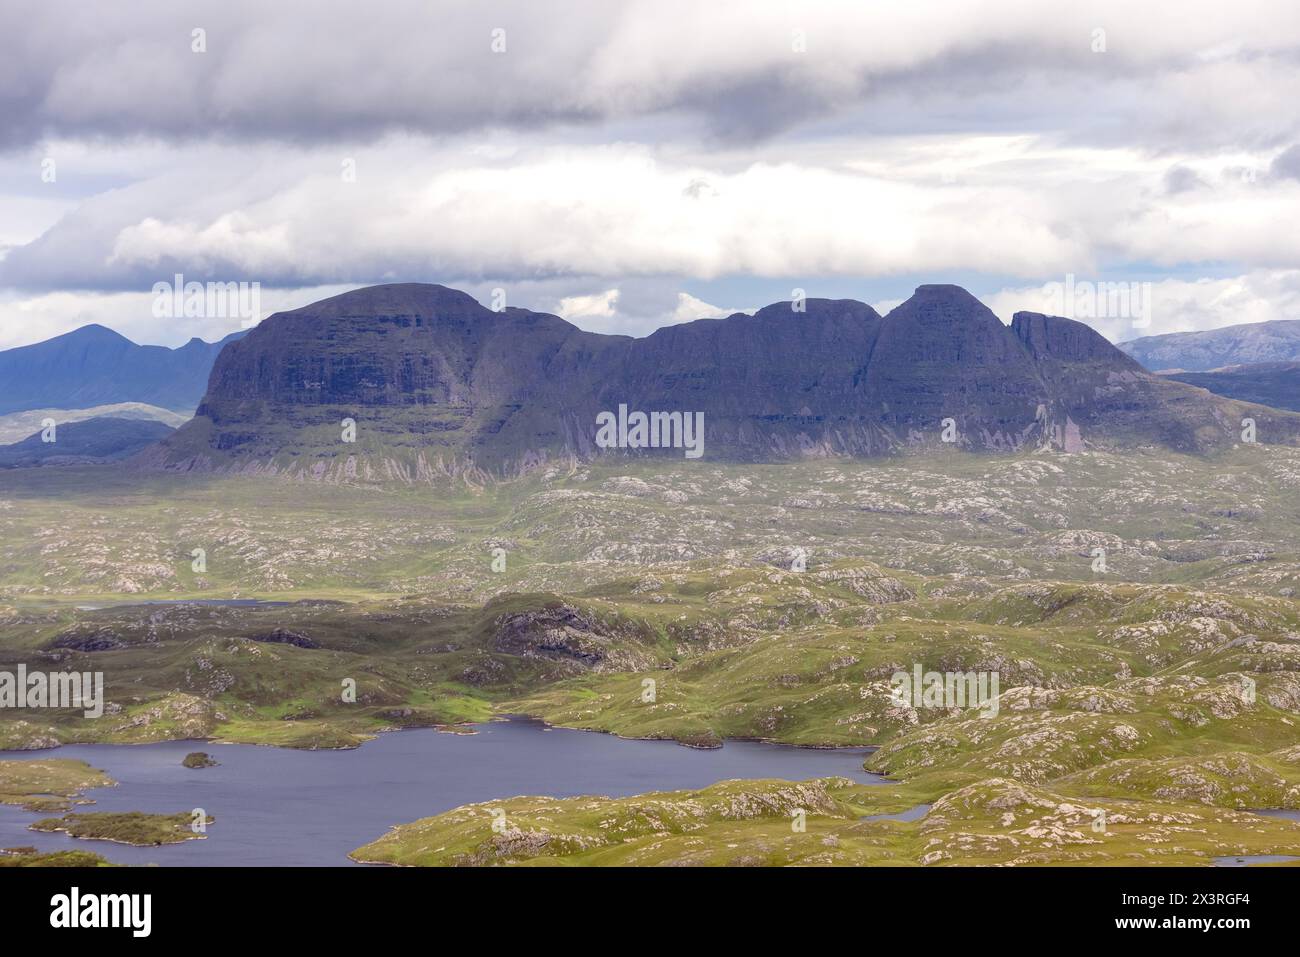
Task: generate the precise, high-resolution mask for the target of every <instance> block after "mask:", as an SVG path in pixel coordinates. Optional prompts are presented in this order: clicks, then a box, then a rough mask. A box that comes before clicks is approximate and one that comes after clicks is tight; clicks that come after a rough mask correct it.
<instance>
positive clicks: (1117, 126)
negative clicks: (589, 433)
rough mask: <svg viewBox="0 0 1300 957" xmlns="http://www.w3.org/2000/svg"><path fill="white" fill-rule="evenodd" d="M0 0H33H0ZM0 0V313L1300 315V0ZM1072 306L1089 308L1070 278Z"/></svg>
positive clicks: (167, 325) (53, 323)
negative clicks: (932, 303)
mask: <svg viewBox="0 0 1300 957" xmlns="http://www.w3.org/2000/svg"><path fill="white" fill-rule="evenodd" d="M0 4H3V5H4V6H5V7H6V8H11V6H16V4H17V0H0ZM4 24H5V29H4V30H3V31H0V120H2V122H0V348H7V347H11V346H15V345H21V344H24V343H28V342H34V341H38V340H41V339H45V338H48V337H50V336H52V335H56V334H58V333H61V332H66V331H68V330H70V329H73V328H75V327H77V326H80V325H84V324H86V323H88V322H100V323H103V324H104V325H108V326H110V327H112V328H115V329H117V330H118V331H120V332H122V333H124V334H125V335H127V336H129V337H131V338H132V339H134V340H136V341H137V342H146V343H162V344H167V345H177V344H180V343H183V342H185V341H186V340H187V339H189V338H190V337H191V336H195V335H198V336H201V337H203V338H206V339H209V340H211V339H215V338H218V337H219V336H221V335H224V334H225V333H227V332H230V331H233V330H235V329H238V328H240V326H241V321H240V319H239V318H238V317H235V316H228V315H227V316H221V315H217V316H204V317H191V318H166V317H157V316H155V315H154V310H153V308H152V306H153V300H154V297H153V295H152V293H151V290H152V288H153V286H154V284H155V283H157V282H160V281H170V280H171V278H172V276H173V275H174V274H176V273H181V274H183V275H184V277H185V278H186V280H194V281H217V282H231V281H234V282H250V283H251V282H257V283H260V288H261V302H260V304H261V313H262V314H263V315H265V314H267V313H269V312H273V311H275V310H277V309H281V308H292V307H295V306H300V305H305V304H307V303H309V302H311V301H313V300H315V299H319V298H322V297H323V296H326V295H330V294H333V293H335V292H339V291H342V290H344V289H348V288H352V287H355V286H358V285H366V284H370V283H376V282H392V281H423V282H441V283H444V284H447V285H451V286H456V287H459V288H463V289H466V290H467V291H469V292H471V293H472V294H474V295H476V296H478V297H479V298H480V299H482V300H484V301H485V302H486V301H487V300H488V299H489V298H490V297H491V295H492V291H493V290H494V289H502V290H504V291H505V296H506V298H507V301H508V303H509V304H510V305H517V306H525V307H528V308H533V309H538V310H544V311H550V312H555V313H557V314H560V315H563V316H565V317H566V318H568V319H569V320H570V321H572V322H575V323H577V324H578V325H580V326H583V327H584V328H588V329H594V330H598V331H603V332H626V333H630V334H635V335H641V334H644V333H646V332H648V331H649V330H651V329H653V328H655V327H657V326H659V325H663V324H666V323H671V322H680V321H684V320H688V319H694V318H699V317H705V316H717V315H724V314H727V313H730V312H733V311H737V310H746V311H748V310H752V309H754V308H756V307H758V306H761V305H764V304H766V303H768V302H773V301H777V300H782V299H788V298H790V297H791V295H792V290H794V289H796V288H797V289H803V290H806V293H807V295H809V296H825V297H831V298H841V297H851V298H856V299H862V300H864V301H867V302H871V303H873V304H875V305H877V307H878V308H882V311H883V309H884V308H885V307H888V306H889V305H891V304H893V303H896V302H898V301H900V300H902V299H904V298H906V296H907V295H908V294H910V292H911V290H912V289H913V288H914V287H915V286H916V285H918V284H919V283H922V282H956V283H959V284H961V285H964V286H966V287H967V288H968V289H970V290H971V291H972V292H974V293H975V294H976V295H978V296H980V297H981V298H982V299H983V300H984V301H985V302H986V303H988V304H989V306H990V307H991V308H993V309H994V311H995V312H997V313H998V315H1000V316H1001V317H1002V318H1003V319H1004V320H1009V319H1010V317H1011V313H1012V312H1013V311H1015V310H1016V309H1018V308H1028V309H1037V310H1043V309H1044V308H1045V306H1046V303H1047V299H1046V297H1045V296H1044V292H1043V288H1044V285H1045V284H1048V283H1053V282H1056V283H1063V282H1064V281H1065V279H1066V277H1067V276H1070V275H1072V276H1074V277H1075V279H1076V281H1080V282H1082V281H1108V282H1110V281H1141V282H1150V283H1151V284H1152V285H1151V287H1150V288H1151V291H1152V309H1151V314H1150V319H1151V322H1150V326H1148V327H1138V328H1135V327H1134V322H1133V317H1132V316H1101V317H1096V318H1090V317H1088V316H1086V315H1080V316H1079V318H1084V319H1086V320H1087V321H1090V322H1092V323H1093V325H1095V326H1096V327H1097V328H1098V329H1099V330H1100V331H1101V332H1103V333H1104V334H1106V335H1107V336H1109V337H1110V338H1112V339H1114V340H1117V341H1119V340H1123V339H1129V338H1134V337H1135V336H1137V335H1143V334H1153V333H1159V332H1171V331H1181V330H1187V329H1201V328H1213V327H1215V326H1219V325H1226V324H1230V323H1237V322H1257V321H1261V320H1266V319H1276V318H1300V227H1298V225H1297V224H1298V223H1300V145H1298V144H1300V4H1297V3H1296V0H1279V2H1250V0H1245V2H1236V3H1231V4H1224V3H1222V2H1216V3H1209V2H1202V0H1178V2H1158V0H1156V2H1151V0H1148V2H1143V3H1135V2H1133V0H1124V2H1115V3H1110V2H1103V3H1098V2H1086V0H1084V2H1080V0H1072V2H1057V0H1019V2H1014V0H981V2H978V3H973V2H972V3H951V2H942V3H941V2H927V0H908V2H906V3H880V2H864V0H854V2H843V3H839V2H825V0H823V2H811V0H809V2H775V3H764V2H756V0H745V2H734V3H732V2H718V0H713V2H709V3H702V2H699V0H645V2H642V0H628V2H617V0H580V2H577V0H575V2H567V3H564V2H560V3H557V2H554V0H548V2H545V3H541V2H538V0H527V2H519V3H515V2H499V0H483V2H473V3H471V2H467V0H454V2H437V0H410V2H406V0H374V2H368V3H357V2H347V3H340V2H330V0H307V2H290V0H277V2H275V3H266V2H264V0H260V2H241V0H220V2H207V0H187V2H185V3H176V2H175V0H167V2H153V0H133V2H131V3H129V4H104V3H86V2H79V3H63V2H58V0H54V2H50V0H44V2H42V3H41V4H39V5H30V6H26V5H24V7H23V9H22V10H21V11H16V10H13V9H6V13H5V17H4ZM1062 311H1067V312H1068V311H1071V310H1070V309H1068V308H1067V309H1065V310H1062Z"/></svg>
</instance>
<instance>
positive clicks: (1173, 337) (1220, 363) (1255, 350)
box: [1119, 319, 1300, 372]
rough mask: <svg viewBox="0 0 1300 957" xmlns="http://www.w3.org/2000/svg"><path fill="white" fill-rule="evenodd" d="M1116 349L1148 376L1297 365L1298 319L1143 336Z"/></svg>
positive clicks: (1299, 351) (1299, 348) (1299, 355)
mask: <svg viewBox="0 0 1300 957" xmlns="http://www.w3.org/2000/svg"><path fill="white" fill-rule="evenodd" d="M1119 348H1120V349H1121V350H1123V352H1124V353H1126V354H1127V355H1130V356H1132V357H1133V358H1134V359H1136V360H1137V361H1138V362H1140V363H1141V364H1142V365H1143V366H1145V367H1146V368H1148V369H1150V370H1151V371H1152V372H1164V371H1168V372H1207V371H1209V370H1211V369H1220V368H1222V367H1224V366H1230V365H1247V364H1254V363H1259V362H1300V319H1279V320H1275V321H1273V322H1251V323H1244V324H1242V325H1239V326H1225V327H1224V328H1222V329H1210V330H1208V331H1206V332H1174V333H1170V334H1168V335H1164V336H1146V337H1144V338H1142V339H1133V340H1132V341H1130V342H1121V343H1120V344H1119Z"/></svg>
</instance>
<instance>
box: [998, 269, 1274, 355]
mask: <svg viewBox="0 0 1300 957" xmlns="http://www.w3.org/2000/svg"><path fill="white" fill-rule="evenodd" d="M1076 278H1077V280H1078V281H1081V282H1082V281H1091V279H1090V278H1089V277H1083V276H1080V277H1076ZM1055 281H1056V282H1060V283H1064V282H1065V277H1063V276H1062V277H1059V278H1058V279H1056V280H1055ZM981 299H982V300H983V302H984V304H985V305H987V306H988V307H989V308H990V309H992V310H993V312H994V313H996V314H997V315H998V317H999V318H1001V319H1002V320H1003V321H1004V322H1010V321H1011V317H1012V315H1013V314H1014V313H1016V312H1018V311H1020V310H1024V311H1027V312H1050V311H1052V306H1053V304H1054V303H1058V302H1060V297H1059V296H1057V295H1054V294H1053V293H1052V292H1048V291H1047V290H1045V289H1044V287H1043V286H1034V287H1022V288H1015V289H1003V290H1001V291H999V292H997V293H994V294H991V295H986V296H982V297H981ZM1064 311H1065V312H1067V313H1068V312H1069V311H1070V310H1068V309H1066V310H1064ZM1066 318H1070V319H1074V318H1078V319H1080V321H1083V322H1087V323H1088V324H1089V325H1090V326H1092V327H1093V328H1095V329H1096V330H1097V331H1098V332H1100V333H1102V334H1103V335H1104V336H1106V337H1107V338H1108V339H1110V340H1111V341H1112V342H1125V341H1127V340H1129V339H1138V338H1141V337H1142V336H1158V335H1163V334H1165V333H1170V332H1199V331H1202V330H1206V329H1217V328H1219V327H1221V326H1233V325H1237V324H1239V323H1245V322H1268V321H1271V320H1274V319H1300V269H1284V270H1256V271H1254V272H1250V273H1246V274H1244V275H1241V276H1235V277H1231V278H1205V279H1195V280H1186V279H1165V280H1160V281H1157V282H1152V283H1151V324H1150V326H1145V327H1137V326H1135V325H1134V323H1133V320H1132V319H1131V318H1125V317H1107V316H1100V317H1097V316H1086V315H1080V316H1071V315H1067V316H1066Z"/></svg>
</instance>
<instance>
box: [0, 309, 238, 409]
mask: <svg viewBox="0 0 1300 957" xmlns="http://www.w3.org/2000/svg"><path fill="white" fill-rule="evenodd" d="M244 335H245V332H244V331H241V332H235V333H232V334H230V335H229V336H226V338H224V339H222V340H221V341H220V342H212V343H209V342H204V341H203V340H201V339H191V340H190V341H189V342H187V343H186V344H185V345H183V346H181V347H180V348H178V349H168V348H166V347H165V346H139V345H136V344H135V343H134V342H132V341H131V340H130V339H127V338H126V337H125V336H121V335H119V334H118V333H116V332H114V331H113V330H111V329H107V328H105V327H104V326H100V325H89V326H82V327H81V328H80V329H76V330H73V331H72V332H69V333H67V334H65V335H62V336H56V337H55V338H53V339H48V340H46V341H45V342H38V343H36V344H34V345H30V346H20V347H18V348H16V349H7V350H5V351H3V352H0V415H4V414H6V413H10V412H22V411H26V410H29V409H87V408H92V407H94V406H101V405H111V404H115V403H121V402H143V403H147V404H149V405H154V406H160V407H162V408H164V409H169V410H172V411H176V412H184V413H186V414H188V413H190V412H192V411H193V410H194V408H195V407H196V406H197V405H198V404H199V400H200V399H202V398H203V392H204V389H205V388H206V387H207V382H208V373H209V372H210V371H211V369H212V363H213V361H214V360H215V359H216V358H217V354H218V353H220V352H221V350H222V348H223V347H224V346H225V345H226V344H227V343H230V342H235V341H237V340H238V339H240V338H241V337H242V336H244Z"/></svg>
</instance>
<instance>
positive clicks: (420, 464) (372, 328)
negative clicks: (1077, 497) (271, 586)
mask: <svg viewBox="0 0 1300 957" xmlns="http://www.w3.org/2000/svg"><path fill="white" fill-rule="evenodd" d="M620 410H621V411H620ZM602 413H606V414H608V415H610V416H611V417H612V416H613V415H614V414H615V413H619V414H620V415H622V416H623V417H624V418H627V417H628V416H629V415H634V414H635V413H644V414H645V415H646V416H647V417H648V416H650V415H651V414H652V413H668V414H672V413H677V414H678V415H679V416H693V415H698V414H700V413H702V414H703V423H704V437H703V456H704V458H706V459H714V460H722V461H728V460H729V461H749V462H765V461H781V460H791V459H799V458H811V457H827V456H872V455H882V454H889V453H894V452H897V451H900V450H905V449H909V448H922V447H934V448H943V447H944V446H945V443H946V444H951V445H952V446H954V447H955V448H958V449H963V450H968V451H1013V450H1018V449H1023V448H1036V447H1044V448H1046V447H1050V448H1056V449H1060V450H1064V451H1076V450H1080V449H1084V448H1087V447H1090V446H1091V447H1123V446H1126V445H1145V444H1156V445H1162V446H1167V447H1170V448H1174V449H1177V450H1181V451H1187V452H1206V451H1211V450H1213V449H1217V448H1221V447H1226V446H1228V445H1230V444H1232V443H1233V442H1235V441H1238V440H1239V438H1240V431H1241V420H1242V419H1243V418H1244V417H1247V416H1249V417H1252V418H1254V419H1255V420H1256V423H1257V434H1258V436H1259V440H1260V441H1262V442H1280V443H1288V444H1293V443H1295V442H1296V441H1297V440H1298V439H1300V416H1296V415H1292V414H1288V413H1283V412H1278V411H1276V410H1272V409H1267V408H1263V407H1259V406H1251V405H1247V404H1245V403H1242V402H1237V401H1234V400H1231V399H1226V398H1221V397H1218V396H1214V395H1211V394H1209V393H1207V392H1206V391H1204V390H1202V389H1198V388H1195V387H1192V386H1189V385H1186V384H1183V383H1179V382H1174V381H1170V380H1168V379H1165V378H1162V377H1158V376H1155V375H1152V374H1150V373H1148V372H1146V371H1145V370H1144V369H1143V368H1142V367H1141V366H1140V365H1139V364H1138V363H1137V362H1135V361H1134V360H1133V359H1131V358H1129V357H1128V356H1126V355H1124V354H1123V353H1122V352H1121V351H1120V350H1118V349H1116V348H1115V347H1114V346H1112V345H1111V344H1110V343H1109V342H1107V341H1106V340H1105V339H1104V338H1102V337H1101V336H1100V335H1098V334H1097V333H1096V332H1094V331H1093V330H1092V329H1091V328H1090V327H1088V326H1086V325H1084V324H1082V323H1078V322H1074V321H1072V320H1069V319H1062V318H1059V317H1053V316H1044V315H1039V314H1036V313H1017V314H1016V316H1015V318H1014V322H1013V323H1012V325H1011V326H1007V325H1004V324H1003V323H1002V322H1001V321H1000V320H999V319H998V318H997V317H996V316H995V315H994V314H993V313H992V312H991V311H990V310H989V309H988V308H987V307H985V306H984V305H983V304H982V303H981V302H980V301H979V300H978V299H976V298H975V297H974V296H972V295H971V294H970V293H968V292H966V291H965V290H963V289H961V288H960V287H957V286H949V285H925V286H921V287H920V288H918V289H917V290H916V292H915V294H914V295H913V296H912V297H911V298H910V299H908V300H907V301H906V302H904V303H902V304H901V305H900V306H898V307H897V308H896V309H894V310H893V311H891V312H890V313H889V314H888V315H887V316H884V317H881V316H880V315H879V314H878V313H876V311H875V310H873V309H872V308H871V307H870V306H868V305H865V304H864V303H860V302H856V301H854V300H826V299H809V300H806V301H803V302H799V303H776V304H773V305H770V306H767V307H765V308H763V309H760V310H758V312H757V313H755V314H754V315H752V316H751V315H747V314H743V313H737V314H734V315H731V316H728V317H726V318H723V319H702V320H698V321H695V322H689V323H683V324H681V325H676V326H670V327H667V328H663V329H659V330H657V331H656V332H654V333H653V334H651V335H649V336H646V337H644V338H640V339H635V338H631V337H627V336H610V335H599V334H595V333H590V332H584V331H582V330H581V329H578V328H577V327H576V326H573V325H571V324H570V323H568V322H565V321H564V320H563V319H560V318H559V317H557V316H553V315H547V314H543V313H535V312H531V311H529V310H527V309H518V308H507V309H504V310H502V311H500V312H495V311H492V310H489V309H487V308H485V307H483V306H482V305H480V304H479V303H478V302H476V301H475V300H474V299H473V298H471V297H470V296H468V295H466V294H465V293H463V292H459V291H457V290H454V289H449V288H447V287H444V286H439V285H428V284H416V283H406V284H394V285H384V286H374V287H370V288H366V289H359V290H355V291H352V292H349V293H345V294H343V295H340V296H335V297H333V298H330V299H326V300H323V301H321V302H318V303H314V304H312V305H310V306H305V307H303V308H301V309H296V310H293V311H290V312H283V313H278V314H276V315H274V316H271V317H270V318H268V319H267V320H266V321H264V322H263V323H262V324H261V325H260V326H258V327H257V328H256V329H254V330H253V331H252V332H250V333H249V334H248V335H247V336H246V337H245V338H244V339H242V340H240V341H237V342H232V343H230V344H229V345H227V347H226V348H225V349H224V350H223V351H222V353H221V355H220V356H219V357H218V359H217V361H216V363H215V364H214V366H213V370H212V375H211V378H210V380H209V383H208V389H207V394H206V395H205V396H204V398H203V402H202V404H201V405H200V407H199V409H198V412H197V415H196V417H195V418H194V420H192V421H191V422H190V423H189V424H187V425H186V426H184V427H183V428H182V429H180V430H179V431H178V432H177V433H176V434H175V435H173V436H171V437H169V438H168V439H166V440H164V441H163V442H162V443H160V444H159V445H158V446H155V447H154V448H153V449H152V450H150V451H149V452H148V453H146V454H145V456H143V457H142V459H141V461H142V462H144V463H145V464H147V465H151V466H157V467H163V468H167V469H179V470H193V469H197V470H202V471H222V472H247V473H264V474H279V475H289V476H291V477H299V478H314V479H320V480H331V481H354V480H355V481H400V482H417V481H434V480H438V479H443V478H447V477H465V478H468V479H470V480H475V481H482V480H487V479H490V478H499V477H510V476H515V475H519V474H523V473H525V472H528V471H530V470H533V469H535V468H538V467H540V466H543V465H545V464H551V463H555V462H557V461H559V462H572V461H577V460H585V459H591V458H594V457H597V456H602V455H604V456H607V455H666V456H675V457H681V456H682V454H683V453H682V448H681V444H680V442H674V441H671V438H672V437H673V435H675V434H676V433H673V432H672V431H671V429H670V428H669V425H668V423H667V422H666V421H665V422H664V423H660V425H661V426H662V428H663V433H662V434H663V437H664V439H665V441H664V443H663V445H665V446H667V447H644V446H646V445H652V446H653V445H656V444H657V443H653V442H651V443H645V442H643V443H641V445H642V447H638V446H637V442H636V441H635V438H629V441H627V442H623V441H620V442H619V443H617V444H616V446H615V447H613V448H609V447H606V446H608V445H609V443H608V442H606V443H598V441H597V440H598V430H597V417H598V415H600V414H602ZM634 425H635V423H634V424H633V426H634ZM653 429H654V426H652V432H651V434H652V435H655V433H654V431H653ZM625 431H626V433H627V435H626V436H625V435H624V433H623V432H620V433H619V439H620V440H622V439H623V438H625V437H631V436H633V430H632V429H626V428H625ZM656 437H657V436H656Z"/></svg>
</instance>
